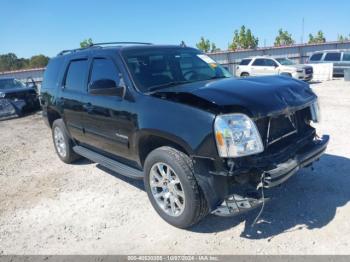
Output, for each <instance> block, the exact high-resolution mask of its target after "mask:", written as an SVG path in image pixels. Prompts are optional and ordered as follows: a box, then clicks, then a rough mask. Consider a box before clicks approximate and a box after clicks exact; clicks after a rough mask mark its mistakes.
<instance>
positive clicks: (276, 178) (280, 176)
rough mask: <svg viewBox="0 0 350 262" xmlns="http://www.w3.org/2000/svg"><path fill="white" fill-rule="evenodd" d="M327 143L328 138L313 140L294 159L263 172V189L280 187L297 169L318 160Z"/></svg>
mask: <svg viewBox="0 0 350 262" xmlns="http://www.w3.org/2000/svg"><path fill="white" fill-rule="evenodd" d="M328 142H329V136H328V135H324V136H322V138H321V139H319V140H315V141H314V142H313V144H312V145H309V146H307V147H305V148H303V149H301V150H300V151H299V152H298V153H297V155H296V156H295V157H294V158H292V159H289V160H288V161H286V162H283V163H281V164H278V165H277V167H276V168H274V169H271V170H267V171H265V178H264V181H263V186H264V188H271V187H274V186H277V185H280V184H281V183H283V182H285V181H286V180H287V179H288V178H290V177H291V176H292V175H294V174H295V173H296V172H297V171H298V170H299V169H301V168H303V167H305V166H308V165H310V164H311V163H312V162H314V161H315V160H318V159H319V158H320V157H321V155H322V154H323V153H324V151H325V150H326V148H327V145H328Z"/></svg>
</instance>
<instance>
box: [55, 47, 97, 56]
mask: <svg viewBox="0 0 350 262" xmlns="http://www.w3.org/2000/svg"><path fill="white" fill-rule="evenodd" d="M90 47H93V46H92V45H91V46H87V47H80V48H75V49H67V50H62V51H61V52H59V53H58V54H57V55H58V56H60V55H65V54H69V53H74V52H77V51H82V50H85V49H88V48H90ZM96 47H97V46H96Z"/></svg>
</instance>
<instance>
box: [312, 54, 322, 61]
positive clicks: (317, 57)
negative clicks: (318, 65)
mask: <svg viewBox="0 0 350 262" xmlns="http://www.w3.org/2000/svg"><path fill="white" fill-rule="evenodd" d="M322 56H323V53H317V54H313V55H312V56H311V57H310V61H320V60H321V58H322Z"/></svg>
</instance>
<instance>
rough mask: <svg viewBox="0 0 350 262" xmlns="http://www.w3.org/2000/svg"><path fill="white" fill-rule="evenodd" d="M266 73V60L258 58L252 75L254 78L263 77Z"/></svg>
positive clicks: (253, 66)
mask: <svg viewBox="0 0 350 262" xmlns="http://www.w3.org/2000/svg"><path fill="white" fill-rule="evenodd" d="M264 72H265V59H263V58H257V59H255V60H254V62H253V64H252V65H251V75H252V76H262V75H264Z"/></svg>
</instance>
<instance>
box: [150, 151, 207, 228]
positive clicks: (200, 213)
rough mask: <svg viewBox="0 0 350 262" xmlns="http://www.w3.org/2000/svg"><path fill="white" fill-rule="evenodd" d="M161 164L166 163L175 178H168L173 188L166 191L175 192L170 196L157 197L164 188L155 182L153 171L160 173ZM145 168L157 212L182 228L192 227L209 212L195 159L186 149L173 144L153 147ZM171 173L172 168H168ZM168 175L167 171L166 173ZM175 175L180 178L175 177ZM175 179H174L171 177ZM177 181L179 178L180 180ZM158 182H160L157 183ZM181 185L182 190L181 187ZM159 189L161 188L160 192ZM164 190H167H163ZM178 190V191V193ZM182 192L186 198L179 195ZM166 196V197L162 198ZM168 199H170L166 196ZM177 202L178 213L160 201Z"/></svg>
mask: <svg viewBox="0 0 350 262" xmlns="http://www.w3.org/2000/svg"><path fill="white" fill-rule="evenodd" d="M159 166H160V167H163V168H164V169H163V170H165V171H168V170H170V171H169V173H170V174H171V179H172V180H171V179H169V181H168V187H169V191H168V192H166V193H165V194H164V195H166V194H168V193H169V194H172V195H173V196H170V197H169V198H166V197H160V198H157V197H156V196H155V193H156V195H159V194H161V192H163V193H164V191H166V190H164V188H161V187H156V186H154V184H152V185H153V186H152V185H151V180H152V183H159V182H154V180H153V179H154V177H156V176H155V175H153V174H157V175H158V176H159V174H160V172H156V173H154V172H155V170H158V171H159V169H158V168H159ZM144 170H145V177H144V182H145V188H146V191H147V195H148V198H149V200H150V202H151V204H152V206H153V208H154V209H155V210H156V211H157V213H158V214H159V215H160V216H161V217H162V218H163V219H164V220H165V221H166V222H168V223H169V224H171V225H173V226H175V227H178V228H188V227H191V226H193V225H194V224H196V223H198V222H199V221H200V220H201V219H202V218H204V217H205V216H206V215H207V214H208V207H207V201H206V200H205V198H204V195H203V193H202V191H201V189H200V187H199V186H198V183H197V181H196V179H195V177H194V170H193V163H192V160H191V159H190V158H189V157H188V156H187V155H186V154H184V153H182V152H180V151H178V150H176V149H174V148H172V147H160V148H157V149H155V150H154V151H152V152H151V153H150V154H149V155H148V156H147V158H146V160H145V165H144ZM166 173H167V174H168V172H166ZM164 175H165V174H164ZM175 177H177V178H178V180H177V179H174V178H175ZM170 180H171V181H170ZM174 181H175V185H176V186H174V188H176V190H173V192H171V184H172V182H174ZM176 181H179V182H178V183H176ZM157 185H158V184H157ZM180 189H181V190H180ZM158 190H159V191H161V192H160V193H158ZM163 190H164V191H163ZM174 191H175V192H176V193H174ZM181 191H182V193H181V194H180V195H183V198H182V197H181V196H180V195H177V194H178V193H179V192H181ZM175 195H177V202H176V201H174V200H173V201H171V198H172V197H174V196H175ZM162 198H163V200H161V199H162ZM166 199H167V200H166ZM162 201H163V203H166V202H168V204H169V205H171V204H170V203H171V202H173V203H175V204H174V205H175V206H174V209H176V211H177V214H174V212H172V211H173V209H172V208H170V210H169V208H168V211H166V210H165V209H164V207H161V205H160V203H161V202H162ZM179 202H180V204H182V209H181V208H180V207H181V205H178V204H177V203H179Z"/></svg>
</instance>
